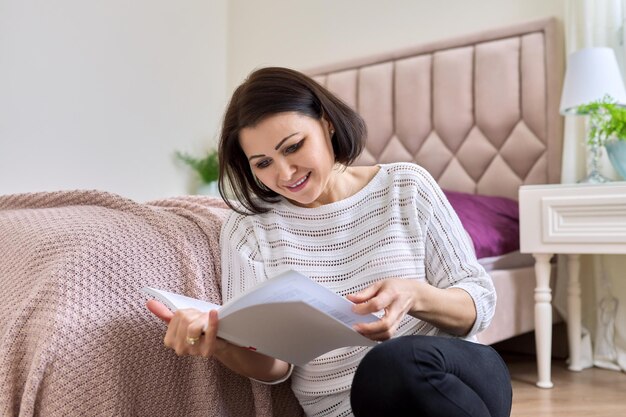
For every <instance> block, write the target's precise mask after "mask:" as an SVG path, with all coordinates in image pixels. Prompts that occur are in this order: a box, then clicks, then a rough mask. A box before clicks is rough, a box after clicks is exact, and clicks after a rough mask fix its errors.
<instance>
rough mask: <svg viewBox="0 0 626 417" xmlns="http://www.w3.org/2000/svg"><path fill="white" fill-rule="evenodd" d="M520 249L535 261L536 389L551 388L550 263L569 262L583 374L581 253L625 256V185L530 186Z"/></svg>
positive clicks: (571, 332)
mask: <svg viewBox="0 0 626 417" xmlns="http://www.w3.org/2000/svg"><path fill="white" fill-rule="evenodd" d="M519 204H520V250H521V252H523V253H532V254H533V256H534V257H535V275H536V278H537V286H536V288H535V334H536V340H537V342H536V343H537V368H538V374H539V377H538V381H537V386H539V387H541V388H551V387H552V381H551V375H550V374H551V369H550V355H551V351H552V306H551V301H552V290H551V289H550V258H552V256H553V255H554V254H555V253H556V254H566V255H567V257H568V263H567V266H568V275H569V283H568V291H567V293H568V298H567V310H568V311H567V314H568V320H567V321H568V323H567V333H568V342H569V351H570V365H569V369H570V370H572V371H580V370H581V369H582V367H581V363H580V337H581V327H580V326H581V325H580V322H581V317H580V281H579V276H578V275H579V270H580V264H579V255H580V254H626V182H611V183H606V184H554V185H525V186H522V187H520V189H519Z"/></svg>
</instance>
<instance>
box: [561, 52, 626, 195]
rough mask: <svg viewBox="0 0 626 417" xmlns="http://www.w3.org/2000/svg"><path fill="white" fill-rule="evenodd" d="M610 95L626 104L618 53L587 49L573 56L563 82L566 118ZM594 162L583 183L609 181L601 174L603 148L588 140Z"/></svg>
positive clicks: (562, 109)
mask: <svg viewBox="0 0 626 417" xmlns="http://www.w3.org/2000/svg"><path fill="white" fill-rule="evenodd" d="M606 96H609V97H610V98H611V99H613V100H614V101H615V102H616V103H621V104H624V103H626V90H625V89H624V82H623V80H622V76H621V74H620V69H619V66H618V65H617V59H616V58H615V52H613V49H611V48H584V49H580V50H578V51H576V52H573V53H572V54H570V55H569V56H568V58H567V70H566V71H565V80H564V81H563V93H562V95H561V107H560V112H561V114H563V115H584V113H581V112H579V110H578V108H579V107H580V106H581V105H583V104H589V103H591V102H593V101H598V100H602V99H603V98H605V97H606ZM587 143H589V150H590V152H591V163H590V164H589V169H588V172H587V178H585V179H583V180H581V181H579V182H582V183H602V182H607V181H609V179H608V178H606V177H604V176H603V175H602V174H600V172H599V171H598V163H599V158H600V147H599V146H598V144H597V143H596V141H593V140H592V141H587Z"/></svg>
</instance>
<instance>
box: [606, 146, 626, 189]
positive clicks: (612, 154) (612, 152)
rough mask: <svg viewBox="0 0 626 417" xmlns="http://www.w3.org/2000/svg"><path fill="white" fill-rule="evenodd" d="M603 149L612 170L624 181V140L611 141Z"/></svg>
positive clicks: (625, 148) (625, 151) (625, 156)
mask: <svg viewBox="0 0 626 417" xmlns="http://www.w3.org/2000/svg"><path fill="white" fill-rule="evenodd" d="M605 147H606V153H607V155H608V156H609V160H610V161H611V164H612V165H613V168H615V170H616V171H617V173H618V174H619V175H620V176H621V177H622V178H623V179H625V180H626V140H613V141H610V142H608V143H607V144H606V145H605Z"/></svg>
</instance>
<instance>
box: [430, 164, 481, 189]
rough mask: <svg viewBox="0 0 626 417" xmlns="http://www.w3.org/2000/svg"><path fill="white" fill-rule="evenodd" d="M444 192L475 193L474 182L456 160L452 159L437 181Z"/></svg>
mask: <svg viewBox="0 0 626 417" xmlns="http://www.w3.org/2000/svg"><path fill="white" fill-rule="evenodd" d="M437 182H438V183H439V185H440V186H441V188H443V189H444V190H451V191H461V192H464V193H472V194H473V193H475V192H476V182H475V181H474V180H473V179H472V177H470V175H469V174H468V173H467V171H465V169H464V168H463V167H462V166H461V164H460V163H459V161H458V160H457V159H452V160H451V161H450V163H449V164H448V166H447V167H446V169H445V170H444V171H443V172H442V173H441V176H440V177H439V179H438V180H437Z"/></svg>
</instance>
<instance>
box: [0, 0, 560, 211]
mask: <svg viewBox="0 0 626 417" xmlns="http://www.w3.org/2000/svg"><path fill="white" fill-rule="evenodd" d="M564 1H565V0H475V1H466V0H441V1H432V0H403V1H401V0H397V1H394V0H390V1H386V2H383V1H380V0H316V1H293V0H264V1H262V2H261V1H253V0H178V1H175V2H174V1H168V0H132V1H127V0H90V1H84V0H55V1H47V0H0V194H9V193H18V192H29V191H52V190H59V189H74V188H88V189H101V190H107V191H112V192H116V193H118V194H121V195H124V196H127V197H130V198H133V199H136V200H139V201H145V200H148V199H153V198H160V197H167V196H172V195H178V194H184V193H187V192H189V191H190V189H189V187H188V184H189V181H190V177H191V175H190V172H189V171H188V170H186V168H185V167H184V166H181V165H180V164H177V163H176V161H175V160H174V159H173V153H174V151H175V150H185V151H190V152H196V153H199V152H201V151H202V150H204V149H205V148H206V147H207V146H208V145H210V144H211V143H214V141H215V139H216V136H217V132H218V129H219V122H220V120H221V117H222V113H223V110H224V104H225V102H226V100H227V97H228V95H229V94H230V92H231V91H232V88H234V86H235V85H236V84H238V83H239V82H240V81H241V80H242V79H243V78H244V77H245V75H246V74H248V73H249V72H250V71H251V70H252V69H254V68H256V67H259V66H264V65H285V66H291V67H294V68H307V67H311V66H313V65H319V64H323V63H328V62H332V61H336V60H339V59H348V58H352V57H357V56H363V55H366V54H371V53H374V52H380V51H385V50H387V49H389V48H396V47H402V46H410V45H414V44H417V43H422V42H428V41H431V40H435V39H442V38H446V37H449V36H454V35H458V34H463V33H467V32H471V31H474V30H479V29H482V28H488V27H494V26H500V25H505V24H508V23H511V22H516V21H521V20H527V19H530V18H534V17H540V16H547V15H556V16H559V17H560V16H562V15H563V13H564V12H563V9H564Z"/></svg>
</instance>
